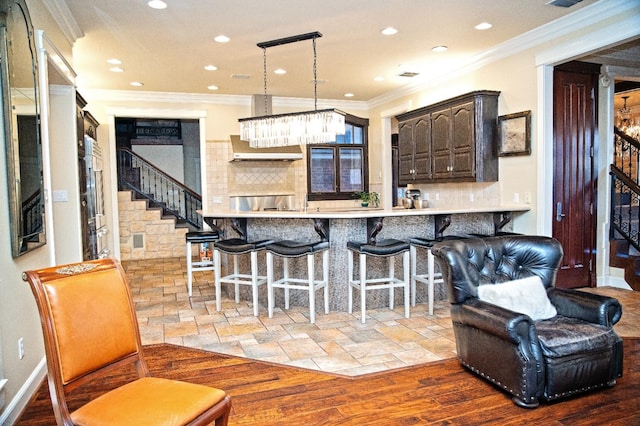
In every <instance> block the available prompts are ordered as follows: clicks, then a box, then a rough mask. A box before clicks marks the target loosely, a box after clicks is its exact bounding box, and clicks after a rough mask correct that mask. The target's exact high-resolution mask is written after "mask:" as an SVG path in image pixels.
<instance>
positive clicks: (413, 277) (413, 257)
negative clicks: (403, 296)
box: [409, 246, 418, 306]
mask: <svg viewBox="0 0 640 426" xmlns="http://www.w3.org/2000/svg"><path fill="white" fill-rule="evenodd" d="M409 251H410V255H411V306H416V274H417V273H418V272H417V269H418V260H417V256H418V251H417V249H416V247H415V246H411V247H410V248H409Z"/></svg>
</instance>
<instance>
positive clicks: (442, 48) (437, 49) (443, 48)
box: [431, 46, 449, 53]
mask: <svg viewBox="0 0 640 426" xmlns="http://www.w3.org/2000/svg"><path fill="white" fill-rule="evenodd" d="M448 49H449V48H448V47H447V46H435V47H433V48H432V49H431V50H432V51H434V52H437V53H439V52H446V51H447V50H448Z"/></svg>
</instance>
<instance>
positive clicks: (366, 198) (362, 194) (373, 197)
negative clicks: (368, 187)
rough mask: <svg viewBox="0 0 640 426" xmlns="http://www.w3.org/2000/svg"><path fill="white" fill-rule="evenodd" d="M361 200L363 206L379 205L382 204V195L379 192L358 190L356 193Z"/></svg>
mask: <svg viewBox="0 0 640 426" xmlns="http://www.w3.org/2000/svg"><path fill="white" fill-rule="evenodd" d="M354 197H355V198H358V199H359V200H360V205H361V206H362V207H369V204H371V207H378V206H379V205H380V195H379V194H378V193H377V192H367V191H358V192H356V193H355V194H354Z"/></svg>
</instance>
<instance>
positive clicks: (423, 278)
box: [409, 235, 468, 315]
mask: <svg viewBox="0 0 640 426" xmlns="http://www.w3.org/2000/svg"><path fill="white" fill-rule="evenodd" d="M464 238H468V237H467V236H456V235H447V236H444V237H439V238H435V239H428V238H422V237H414V238H411V239H410V240H409V245H410V253H411V306H416V282H420V283H423V284H426V285H427V295H428V299H429V315H433V299H434V287H435V284H438V283H442V282H444V281H443V279H442V273H440V272H436V271H435V257H434V256H433V253H432V252H431V247H433V245H434V244H436V243H438V242H440V241H450V240H460V239H464ZM419 248H420V249H425V250H427V273H426V274H419V273H418V250H417V249H419Z"/></svg>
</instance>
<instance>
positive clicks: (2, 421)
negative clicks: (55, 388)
mask: <svg viewBox="0 0 640 426" xmlns="http://www.w3.org/2000/svg"><path fill="white" fill-rule="evenodd" d="M46 375H47V360H46V358H44V357H43V358H42V359H41V360H40V362H39V363H38V365H37V366H36V368H35V369H34V370H33V371H32V372H31V374H30V375H29V377H28V378H27V380H26V381H25V382H24V384H23V385H22V386H21V387H20V390H19V391H18V393H17V394H16V395H15V396H14V397H13V399H12V400H11V402H10V403H9V405H7V407H6V409H5V410H4V411H3V412H2V413H0V425H12V424H14V423H15V422H17V421H18V417H19V416H20V414H21V413H22V411H23V410H24V409H25V407H26V406H27V404H29V401H31V397H32V396H33V394H35V393H36V391H37V390H38V388H39V387H40V383H42V380H43V379H44V377H45V376H46Z"/></svg>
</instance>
